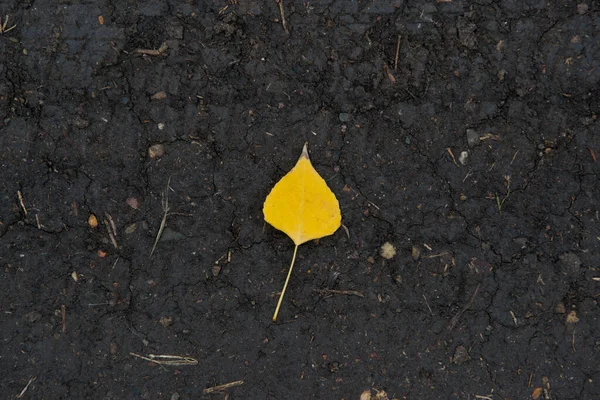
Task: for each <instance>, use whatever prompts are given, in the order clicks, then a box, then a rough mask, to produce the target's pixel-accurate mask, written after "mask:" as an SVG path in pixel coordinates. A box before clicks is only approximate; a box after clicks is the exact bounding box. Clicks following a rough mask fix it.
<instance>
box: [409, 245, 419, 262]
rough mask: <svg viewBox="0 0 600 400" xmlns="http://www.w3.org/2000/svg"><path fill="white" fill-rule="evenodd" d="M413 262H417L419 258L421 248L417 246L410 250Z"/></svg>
mask: <svg viewBox="0 0 600 400" xmlns="http://www.w3.org/2000/svg"><path fill="white" fill-rule="evenodd" d="M410 253H411V255H412V258H413V260H415V261H417V260H418V259H419V257H421V248H420V247H419V246H413V247H412V250H411V252H410Z"/></svg>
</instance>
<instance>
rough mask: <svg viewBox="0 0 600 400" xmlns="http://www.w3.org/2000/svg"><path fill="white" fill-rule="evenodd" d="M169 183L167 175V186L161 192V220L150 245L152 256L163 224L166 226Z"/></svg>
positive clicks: (163, 226) (163, 227)
mask: <svg viewBox="0 0 600 400" xmlns="http://www.w3.org/2000/svg"><path fill="white" fill-rule="evenodd" d="M170 184H171V178H170V177H169V181H168V182H167V187H166V188H165V191H164V192H163V193H162V199H161V202H162V209H163V217H162V221H161V222H160V228H158V233H157V234H156V239H155V240H154V245H153V246H152V251H151V252H150V257H152V254H154V250H156V245H158V241H159V240H160V237H161V235H162V233H163V230H164V229H165V226H167V215H169V210H170V208H169V189H170V188H171V187H170V186H169V185H170Z"/></svg>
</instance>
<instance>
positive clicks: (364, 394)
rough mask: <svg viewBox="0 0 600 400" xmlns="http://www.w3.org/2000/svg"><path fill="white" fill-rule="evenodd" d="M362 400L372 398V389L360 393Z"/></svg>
mask: <svg viewBox="0 0 600 400" xmlns="http://www.w3.org/2000/svg"><path fill="white" fill-rule="evenodd" d="M360 400H371V390H370V389H367V390H365V391H364V392H362V393H361V394H360Z"/></svg>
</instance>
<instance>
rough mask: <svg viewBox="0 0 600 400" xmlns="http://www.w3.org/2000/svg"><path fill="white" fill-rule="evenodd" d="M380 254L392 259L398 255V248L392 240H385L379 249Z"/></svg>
mask: <svg viewBox="0 0 600 400" xmlns="http://www.w3.org/2000/svg"><path fill="white" fill-rule="evenodd" d="M379 255H381V257H383V258H385V259H386V260H390V259H392V258H394V256H395V255H396V248H395V247H394V245H393V244H391V243H390V242H385V243H384V244H383V245H382V246H381V248H380V249H379Z"/></svg>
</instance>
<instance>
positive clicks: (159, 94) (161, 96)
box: [150, 92, 167, 100]
mask: <svg viewBox="0 0 600 400" xmlns="http://www.w3.org/2000/svg"><path fill="white" fill-rule="evenodd" d="M150 98H151V99H152V100H164V99H166V98H167V92H157V93H155V94H153V95H152V97H150Z"/></svg>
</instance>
